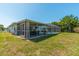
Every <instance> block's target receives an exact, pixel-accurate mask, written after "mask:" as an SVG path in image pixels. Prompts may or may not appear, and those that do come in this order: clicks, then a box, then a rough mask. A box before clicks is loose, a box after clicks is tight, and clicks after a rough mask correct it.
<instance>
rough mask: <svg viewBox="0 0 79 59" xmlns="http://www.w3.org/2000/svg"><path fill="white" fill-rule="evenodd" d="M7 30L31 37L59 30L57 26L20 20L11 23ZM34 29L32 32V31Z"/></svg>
mask: <svg viewBox="0 0 79 59" xmlns="http://www.w3.org/2000/svg"><path fill="white" fill-rule="evenodd" d="M8 31H9V32H11V33H13V34H16V35H19V36H22V37H24V38H28V39H30V38H32V37H37V36H41V35H47V34H55V33H58V32H60V31H61V29H60V27H58V26H49V25H47V24H41V23H36V22H31V21H21V22H17V24H13V25H11V26H10V27H9V28H8ZM33 31H34V32H33Z"/></svg>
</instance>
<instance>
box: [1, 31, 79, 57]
mask: <svg viewBox="0 0 79 59" xmlns="http://www.w3.org/2000/svg"><path fill="white" fill-rule="evenodd" d="M0 55H4V56H5V55H9V56H12V55H13V56H22V55H23V56H29V55H30V56H32V55H33V56H55V55H56V56H59V55H61V56H63V55H65V56H66V55H71V56H74V55H76V56H77V55H78V56H79V33H60V34H57V35H50V36H48V37H42V38H39V39H34V40H27V39H26V40H23V39H21V38H18V37H17V36H14V35H12V34H10V33H6V32H0Z"/></svg>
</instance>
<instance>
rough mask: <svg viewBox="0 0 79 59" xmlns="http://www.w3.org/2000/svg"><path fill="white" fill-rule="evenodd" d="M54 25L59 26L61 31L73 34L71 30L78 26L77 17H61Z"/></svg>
mask: <svg viewBox="0 0 79 59" xmlns="http://www.w3.org/2000/svg"><path fill="white" fill-rule="evenodd" d="M52 24H54V23H52ZM55 24H58V25H60V27H61V31H66V32H73V28H74V27H76V26H79V20H78V17H77V16H76V17H74V16H73V15H69V16H65V17H63V18H62V19H61V20H60V22H57V23H56V22H55Z"/></svg>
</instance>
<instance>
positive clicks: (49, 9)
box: [0, 3, 79, 27]
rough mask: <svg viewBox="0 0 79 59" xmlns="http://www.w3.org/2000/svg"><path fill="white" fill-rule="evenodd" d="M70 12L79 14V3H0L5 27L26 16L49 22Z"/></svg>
mask: <svg viewBox="0 0 79 59" xmlns="http://www.w3.org/2000/svg"><path fill="white" fill-rule="evenodd" d="M70 14H73V15H74V16H79V4H77V3H76V4H73V3H72V4H71V3H70V4H68V3H66V4H64V3H63V4H62V3H60V4H56V3H52V4H45V3H44V4H38V3H37V4H33V3H32V4H29V3H26V4H21V3H18V4H11V3H10V4H0V24H3V25H4V26H5V27H7V26H8V25H10V24H11V23H12V22H17V21H20V20H22V19H25V18H27V19H31V20H34V21H38V22H44V23H49V22H52V21H59V19H61V18H62V17H63V16H65V15H70Z"/></svg>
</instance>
